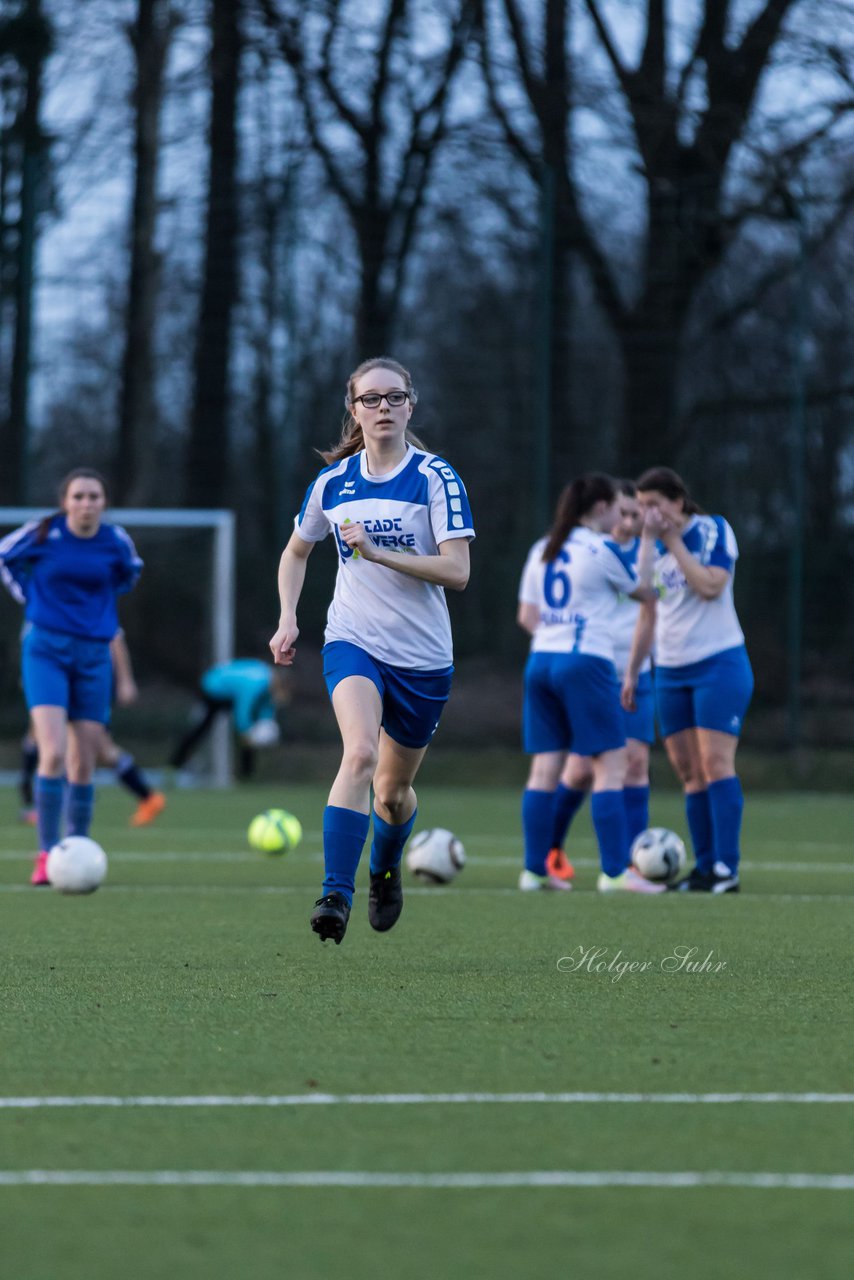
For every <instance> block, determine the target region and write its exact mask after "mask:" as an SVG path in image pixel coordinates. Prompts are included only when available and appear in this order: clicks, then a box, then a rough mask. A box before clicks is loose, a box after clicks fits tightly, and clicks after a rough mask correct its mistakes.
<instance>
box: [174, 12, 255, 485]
mask: <svg viewBox="0 0 854 1280" xmlns="http://www.w3.org/2000/svg"><path fill="white" fill-rule="evenodd" d="M242 19H243V0H211V3H210V25H211V50H210V75H211V110H210V124H209V129H208V195H207V219H206V226H205V250H204V268H203V272H204V274H203V280H202V296H201V305H200V311H199V324H198V331H197V335H196V354H195V361H194V373H193V376H194V391H193V408H192V416H191V422H190V437H189V441H188V445H187V464H186V496H187V501H188V502H189V503H190V504H191V505H193V506H219V505H222V504H224V503H225V502H226V500H227V494H228V480H229V443H230V442H229V423H228V408H229V368H230V357H231V335H232V322H233V315H234V307H235V302H236V300H237V292H238V210H237V204H238V200H237V157H238V131H237V103H238V91H239V81H240V61H241V53H242V48H243V31H242Z"/></svg>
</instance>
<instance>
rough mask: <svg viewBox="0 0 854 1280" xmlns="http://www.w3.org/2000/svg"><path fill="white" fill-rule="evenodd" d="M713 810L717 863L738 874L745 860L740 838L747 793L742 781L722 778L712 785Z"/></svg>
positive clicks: (733, 778) (710, 800)
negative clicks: (742, 786)
mask: <svg viewBox="0 0 854 1280" xmlns="http://www.w3.org/2000/svg"><path fill="white" fill-rule="evenodd" d="M707 794H708V797H709V809H710V810H711V815H712V836H713V839H712V847H713V850H714V853H713V861H714V862H723V863H724V865H725V866H727V867H729V869H730V871H732V872H737V871H738V864H739V861H740V858H741V850H740V848H739V836H740V833H741V815H742V813H743V812H744V793H743V792H742V790H741V783H740V782H739V780H738V778H736V777H734V776H733V777H732V778H721V779H720V781H719V782H710V783H709V789H708V792H707Z"/></svg>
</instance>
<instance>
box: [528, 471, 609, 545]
mask: <svg viewBox="0 0 854 1280" xmlns="http://www.w3.org/2000/svg"><path fill="white" fill-rule="evenodd" d="M616 496H617V489H616V485H615V484H614V481H613V480H612V479H611V477H610V476H606V475H603V474H602V473H601V472H599V471H589V472H588V473H587V474H586V475H583V476H579V477H578V479H577V480H573V481H572V483H571V484H568V485H567V486H566V488H565V489H564V491H563V493H562V494H561V495H560V497H559V498H558V500H557V507H556V508H555V518H554V521H553V522H552V527H551V529H550V530H549V534H548V539H547V541H546V545H545V547H544V548H543V561H544V563H547V562H548V561H549V560H554V558H555V556H556V555H557V553H558V552H559V551H560V549H561V547H562V546H563V544H564V543H565V542H566V540H567V538H568V537H569V535H570V533H571V532H572V530H573V529H574V528H576V526H577V525H578V524H580V522H581V519H582V517H583V516H586V515H587V513H588V511H591V510H592V509H593V507H595V506H596V503H597V502H613V501H614V499H615V497H616Z"/></svg>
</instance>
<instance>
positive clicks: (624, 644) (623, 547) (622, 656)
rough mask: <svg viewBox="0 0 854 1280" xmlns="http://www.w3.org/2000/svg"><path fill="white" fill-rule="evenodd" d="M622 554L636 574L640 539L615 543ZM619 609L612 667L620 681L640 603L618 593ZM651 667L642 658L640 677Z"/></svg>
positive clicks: (648, 659)
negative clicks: (614, 668)
mask: <svg viewBox="0 0 854 1280" xmlns="http://www.w3.org/2000/svg"><path fill="white" fill-rule="evenodd" d="M617 545H618V546H619V548H620V551H621V552H622V555H623V558H624V559H625V560H626V561H628V563H629V564H630V565H631V566H632V569H633V570H634V571H635V573H637V563H638V553H639V552H640V538H633V539H632V541H631V542H620V543H617ZM618 599H619V602H620V608H619V609H618V611H617V613H616V615H615V618H614V633H613V634H614V666H615V667H616V668H617V675H618V677H619V678H620V679H621V680H622V678H623V676H624V675H625V674H626V667H627V666H628V665H629V654H630V653H631V651H632V640H633V639H634V635H635V627H636V625H637V620H638V614H639V613H640V603H639V602H638V601H637V600H632V598H631V596H628V595H626V594H624V593H622V592H621V593H620V595H619V596H618ZM651 667H652V659H651V658H650V657H646V658H644V660H643V662H642V663H641V668H640V673H639V674H641V675H643V674H645V673H646V672H648V671H649V670H650V669H651Z"/></svg>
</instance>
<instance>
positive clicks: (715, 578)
mask: <svg viewBox="0 0 854 1280" xmlns="http://www.w3.org/2000/svg"><path fill="white" fill-rule="evenodd" d="M650 537H652V538H660V539H661V541H662V542H663V543H664V545H665V547H666V548H667V550H668V551H669V552H670V554H671V555H672V556H673V559H674V560H675V561H676V563H677V564H678V565H679V568H680V569H681V570H682V573H683V574H684V575H685V581H686V582H687V583H688V586H689V587H690V588H691V590H692V591H696V593H697V595H698V596H699V597H700V598H701V599H702V600H717V598H718V596H719V595H720V594H721V592H722V591H723V589H724V587H725V586H726V585H727V582H728V581H729V576H730V571H729V569H724V568H723V567H722V566H721V565H715V564H701V563H700V561H699V560H698V559H697V557H696V556H693V555H692V554H691V552H690V551H689V550H688V548H687V547H686V546H685V543H684V542H683V541H682V534H681V532H680V530H679V529H677V528H676V527H675V525H672V524H671V523H670V521H669V520H668V519H667V518H666V517H665V516H662V515H661V513H660V512H658V511H655V510H651V511H648V512H647V513H646V516H645V517H644V539H646V538H650ZM641 545H643V544H641Z"/></svg>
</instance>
